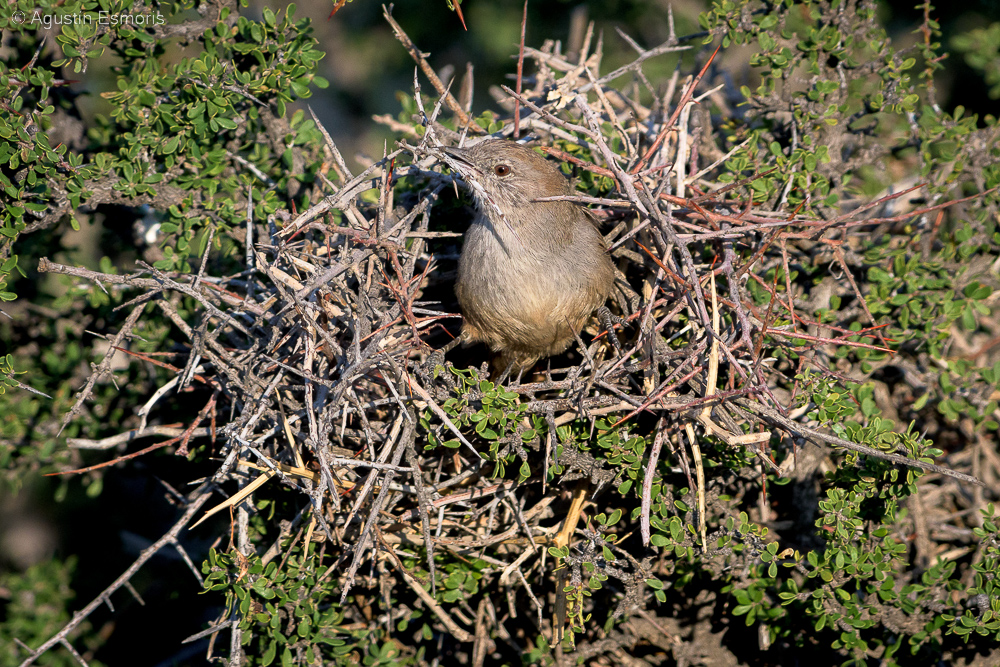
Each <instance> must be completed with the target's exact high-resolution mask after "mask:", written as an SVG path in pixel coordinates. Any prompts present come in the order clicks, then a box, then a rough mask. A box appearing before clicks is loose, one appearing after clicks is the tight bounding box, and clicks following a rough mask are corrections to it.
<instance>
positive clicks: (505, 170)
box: [493, 164, 510, 176]
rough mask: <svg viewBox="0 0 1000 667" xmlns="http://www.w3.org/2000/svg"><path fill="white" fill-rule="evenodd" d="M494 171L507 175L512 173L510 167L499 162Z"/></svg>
mask: <svg viewBox="0 0 1000 667" xmlns="http://www.w3.org/2000/svg"><path fill="white" fill-rule="evenodd" d="M493 173H494V174H496V175H497V176H506V175H507V174H509V173H510V167H508V166H507V165H505V164H498V165H497V166H495V167H493Z"/></svg>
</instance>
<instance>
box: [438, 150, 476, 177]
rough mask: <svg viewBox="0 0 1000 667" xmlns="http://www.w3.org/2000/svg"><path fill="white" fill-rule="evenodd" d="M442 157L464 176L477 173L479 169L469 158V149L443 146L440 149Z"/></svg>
mask: <svg viewBox="0 0 1000 667" xmlns="http://www.w3.org/2000/svg"><path fill="white" fill-rule="evenodd" d="M438 151H439V153H440V159H441V160H442V161H443V162H444V163H445V164H447V165H448V166H449V167H451V168H452V169H454V170H455V171H457V172H458V173H459V174H461V175H462V176H466V175H469V174H477V173H478V172H479V169H478V168H476V165H475V164H473V163H472V161H471V160H469V157H468V155H469V151H468V150H466V149H464V148H452V147H450V146H442V147H441V148H439V149H438Z"/></svg>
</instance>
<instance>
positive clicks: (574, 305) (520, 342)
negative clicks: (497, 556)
mask: <svg viewBox="0 0 1000 667" xmlns="http://www.w3.org/2000/svg"><path fill="white" fill-rule="evenodd" d="M441 154H442V155H441V158H442V159H443V160H444V161H445V162H446V163H447V164H448V166H449V167H451V168H452V169H453V170H455V171H456V172H458V173H459V174H460V175H461V176H462V178H463V179H464V180H465V182H466V183H467V184H468V186H469V188H470V190H471V191H472V194H473V196H474V197H475V200H476V205H477V209H478V212H477V215H476V217H475V219H474V220H473V221H472V225H471V226H470V227H469V230H468V231H467V232H466V234H465V244H464V246H463V247H462V256H461V258H460V259H459V261H458V281H457V282H456V284H455V294H456V296H457V297H458V303H459V305H460V306H461V308H462V315H463V318H464V324H463V326H462V334H461V336H460V340H462V341H465V342H480V341H481V342H483V343H486V344H487V345H489V346H490V348H491V349H492V350H493V351H494V352H497V353H499V359H498V360H497V362H498V363H497V367H498V368H500V369H507V368H510V367H513V368H515V369H517V370H524V369H526V368H529V367H530V366H531V365H532V364H534V363H535V362H536V361H538V360H539V359H541V358H542V357H547V356H550V355H553V354H558V353H560V352H562V351H563V350H565V349H566V348H567V347H569V345H570V343H571V342H572V341H573V340H574V337H575V334H577V333H579V332H580V330H581V329H582V328H583V326H584V324H586V323H587V320H588V319H589V318H590V316H591V314H592V313H593V312H594V311H595V310H596V309H598V308H600V307H601V306H603V305H604V302H605V301H606V300H607V298H608V295H609V294H610V293H611V288H612V285H613V284H614V280H615V271H614V265H613V264H612V262H611V258H610V256H609V255H608V252H607V248H606V247H605V245H604V239H603V238H602V236H601V234H600V232H599V231H598V229H597V228H596V226H595V225H594V223H593V222H592V220H591V218H590V217H589V215H588V214H587V213H586V212H585V210H584V209H582V208H580V207H579V206H577V205H576V204H572V203H570V202H567V201H555V202H539V201H534V200H535V199H537V198H540V197H551V196H555V195H569V194H572V193H573V189H572V187H571V186H570V184H569V182H568V181H567V179H566V177H565V176H563V174H562V173H561V172H560V171H559V169H558V167H557V166H556V165H555V164H553V163H552V162H549V161H548V160H546V159H545V158H544V157H542V156H541V155H539V154H538V153H536V152H535V151H533V150H531V149H530V148H527V147H525V146H521V145H520V144H516V143H514V142H512V141H505V140H498V139H494V140H488V141H484V142H482V143H479V144H476V145H475V146H472V147H471V148H442V149H441Z"/></svg>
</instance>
